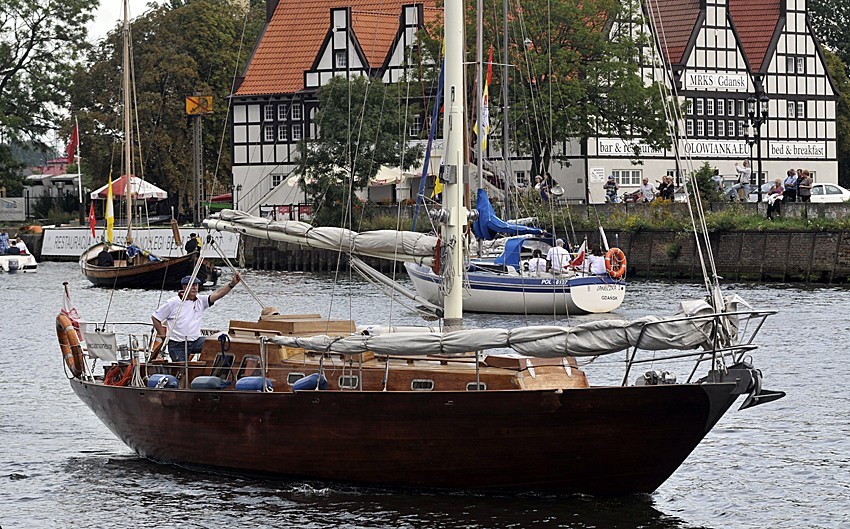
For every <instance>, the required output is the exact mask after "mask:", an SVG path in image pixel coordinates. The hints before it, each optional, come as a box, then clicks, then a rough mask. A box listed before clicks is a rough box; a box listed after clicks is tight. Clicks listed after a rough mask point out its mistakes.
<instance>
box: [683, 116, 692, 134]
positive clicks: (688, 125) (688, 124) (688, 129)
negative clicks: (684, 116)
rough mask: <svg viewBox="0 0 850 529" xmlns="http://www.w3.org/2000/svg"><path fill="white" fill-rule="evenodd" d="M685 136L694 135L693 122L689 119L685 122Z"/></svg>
mask: <svg viewBox="0 0 850 529" xmlns="http://www.w3.org/2000/svg"><path fill="white" fill-rule="evenodd" d="M685 134H687V135H688V136H693V135H694V120H692V119H689V120H687V121H685Z"/></svg>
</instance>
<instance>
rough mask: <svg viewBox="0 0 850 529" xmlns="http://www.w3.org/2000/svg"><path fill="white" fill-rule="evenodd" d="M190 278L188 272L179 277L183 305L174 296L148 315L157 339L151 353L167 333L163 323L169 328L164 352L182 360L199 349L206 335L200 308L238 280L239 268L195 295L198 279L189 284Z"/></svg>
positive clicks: (212, 302) (228, 289) (178, 297)
mask: <svg viewBox="0 0 850 529" xmlns="http://www.w3.org/2000/svg"><path fill="white" fill-rule="evenodd" d="M191 279H192V277H191V276H186V277H184V278H183V279H182V280H181V284H182V285H183V288H184V290H185V292H186V301H185V303H184V304H183V305H184V306H183V307H181V306H180V304H181V296H174V297H172V298H171V299H169V300H168V301H166V302H165V304H164V305H163V306H161V307H160V308H158V309H157V310H156V312H154V313H153V315H152V316H151V321H152V322H153V327H154V329H156V336H157V342H158V343H157V344H156V345H155V346H154V350H155V353H158V352H159V349H161V347H162V341H163V340H165V337H166V334H167V333H166V329H165V324H167V325H168V326H169V327H170V328H171V338H170V339H169V340H168V354H169V356H170V357H171V360H172V361H173V362H184V361H186V358H187V355H190V354H198V353H200V352H201V349H203V347H204V340H206V337H205V336H202V335H201V317H202V316H203V313H204V311H205V310H207V309H208V308H210V307H212V306H213V304H214V303H215V302H216V301H218V300H219V299H221V298H223V297H224V296H226V295H227V294H228V293H229V292H230V291H231V290H233V288H234V287H236V285H237V284H239V282H240V281H241V280H242V276H241V275H240V274H239V272H237V273H235V274H233V278H231V279H230V283H228V284H226V285H224V286H223V287H221V288H219V289H218V290H216V291H215V292H213V293H212V294H210V295H208V296H199V295H198V289H199V287H200V285H201V281H200V280H199V279H198V278H197V277H196V278H195V281H194V282H192V284H191V285H190V284H189V283H190V281H191ZM154 356H156V354H155V355H154Z"/></svg>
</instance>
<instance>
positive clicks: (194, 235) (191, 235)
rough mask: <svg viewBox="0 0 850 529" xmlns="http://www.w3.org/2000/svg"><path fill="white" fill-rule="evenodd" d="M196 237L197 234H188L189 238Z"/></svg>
mask: <svg viewBox="0 0 850 529" xmlns="http://www.w3.org/2000/svg"><path fill="white" fill-rule="evenodd" d="M197 236H198V234H197V233H190V234H189V237H197Z"/></svg>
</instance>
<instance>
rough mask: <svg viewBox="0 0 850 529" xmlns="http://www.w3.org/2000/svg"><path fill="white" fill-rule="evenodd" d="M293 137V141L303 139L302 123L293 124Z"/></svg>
mask: <svg viewBox="0 0 850 529" xmlns="http://www.w3.org/2000/svg"><path fill="white" fill-rule="evenodd" d="M292 139H293V141H300V140H301V124H300V123H297V124H295V125H292Z"/></svg>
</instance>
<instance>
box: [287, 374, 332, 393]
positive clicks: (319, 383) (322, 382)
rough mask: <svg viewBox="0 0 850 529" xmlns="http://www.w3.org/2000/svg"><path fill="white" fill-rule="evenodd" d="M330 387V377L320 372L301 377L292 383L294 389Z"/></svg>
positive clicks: (307, 389) (305, 389)
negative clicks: (327, 377)
mask: <svg viewBox="0 0 850 529" xmlns="http://www.w3.org/2000/svg"><path fill="white" fill-rule="evenodd" d="M317 389H321V390H324V389H328V379H326V378H325V377H324V376H321V375H319V374H318V373H313V374H312V375H307V376H306V377H304V378H299V379H298V380H296V381H295V383H294V384H292V391H310V390H317Z"/></svg>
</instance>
